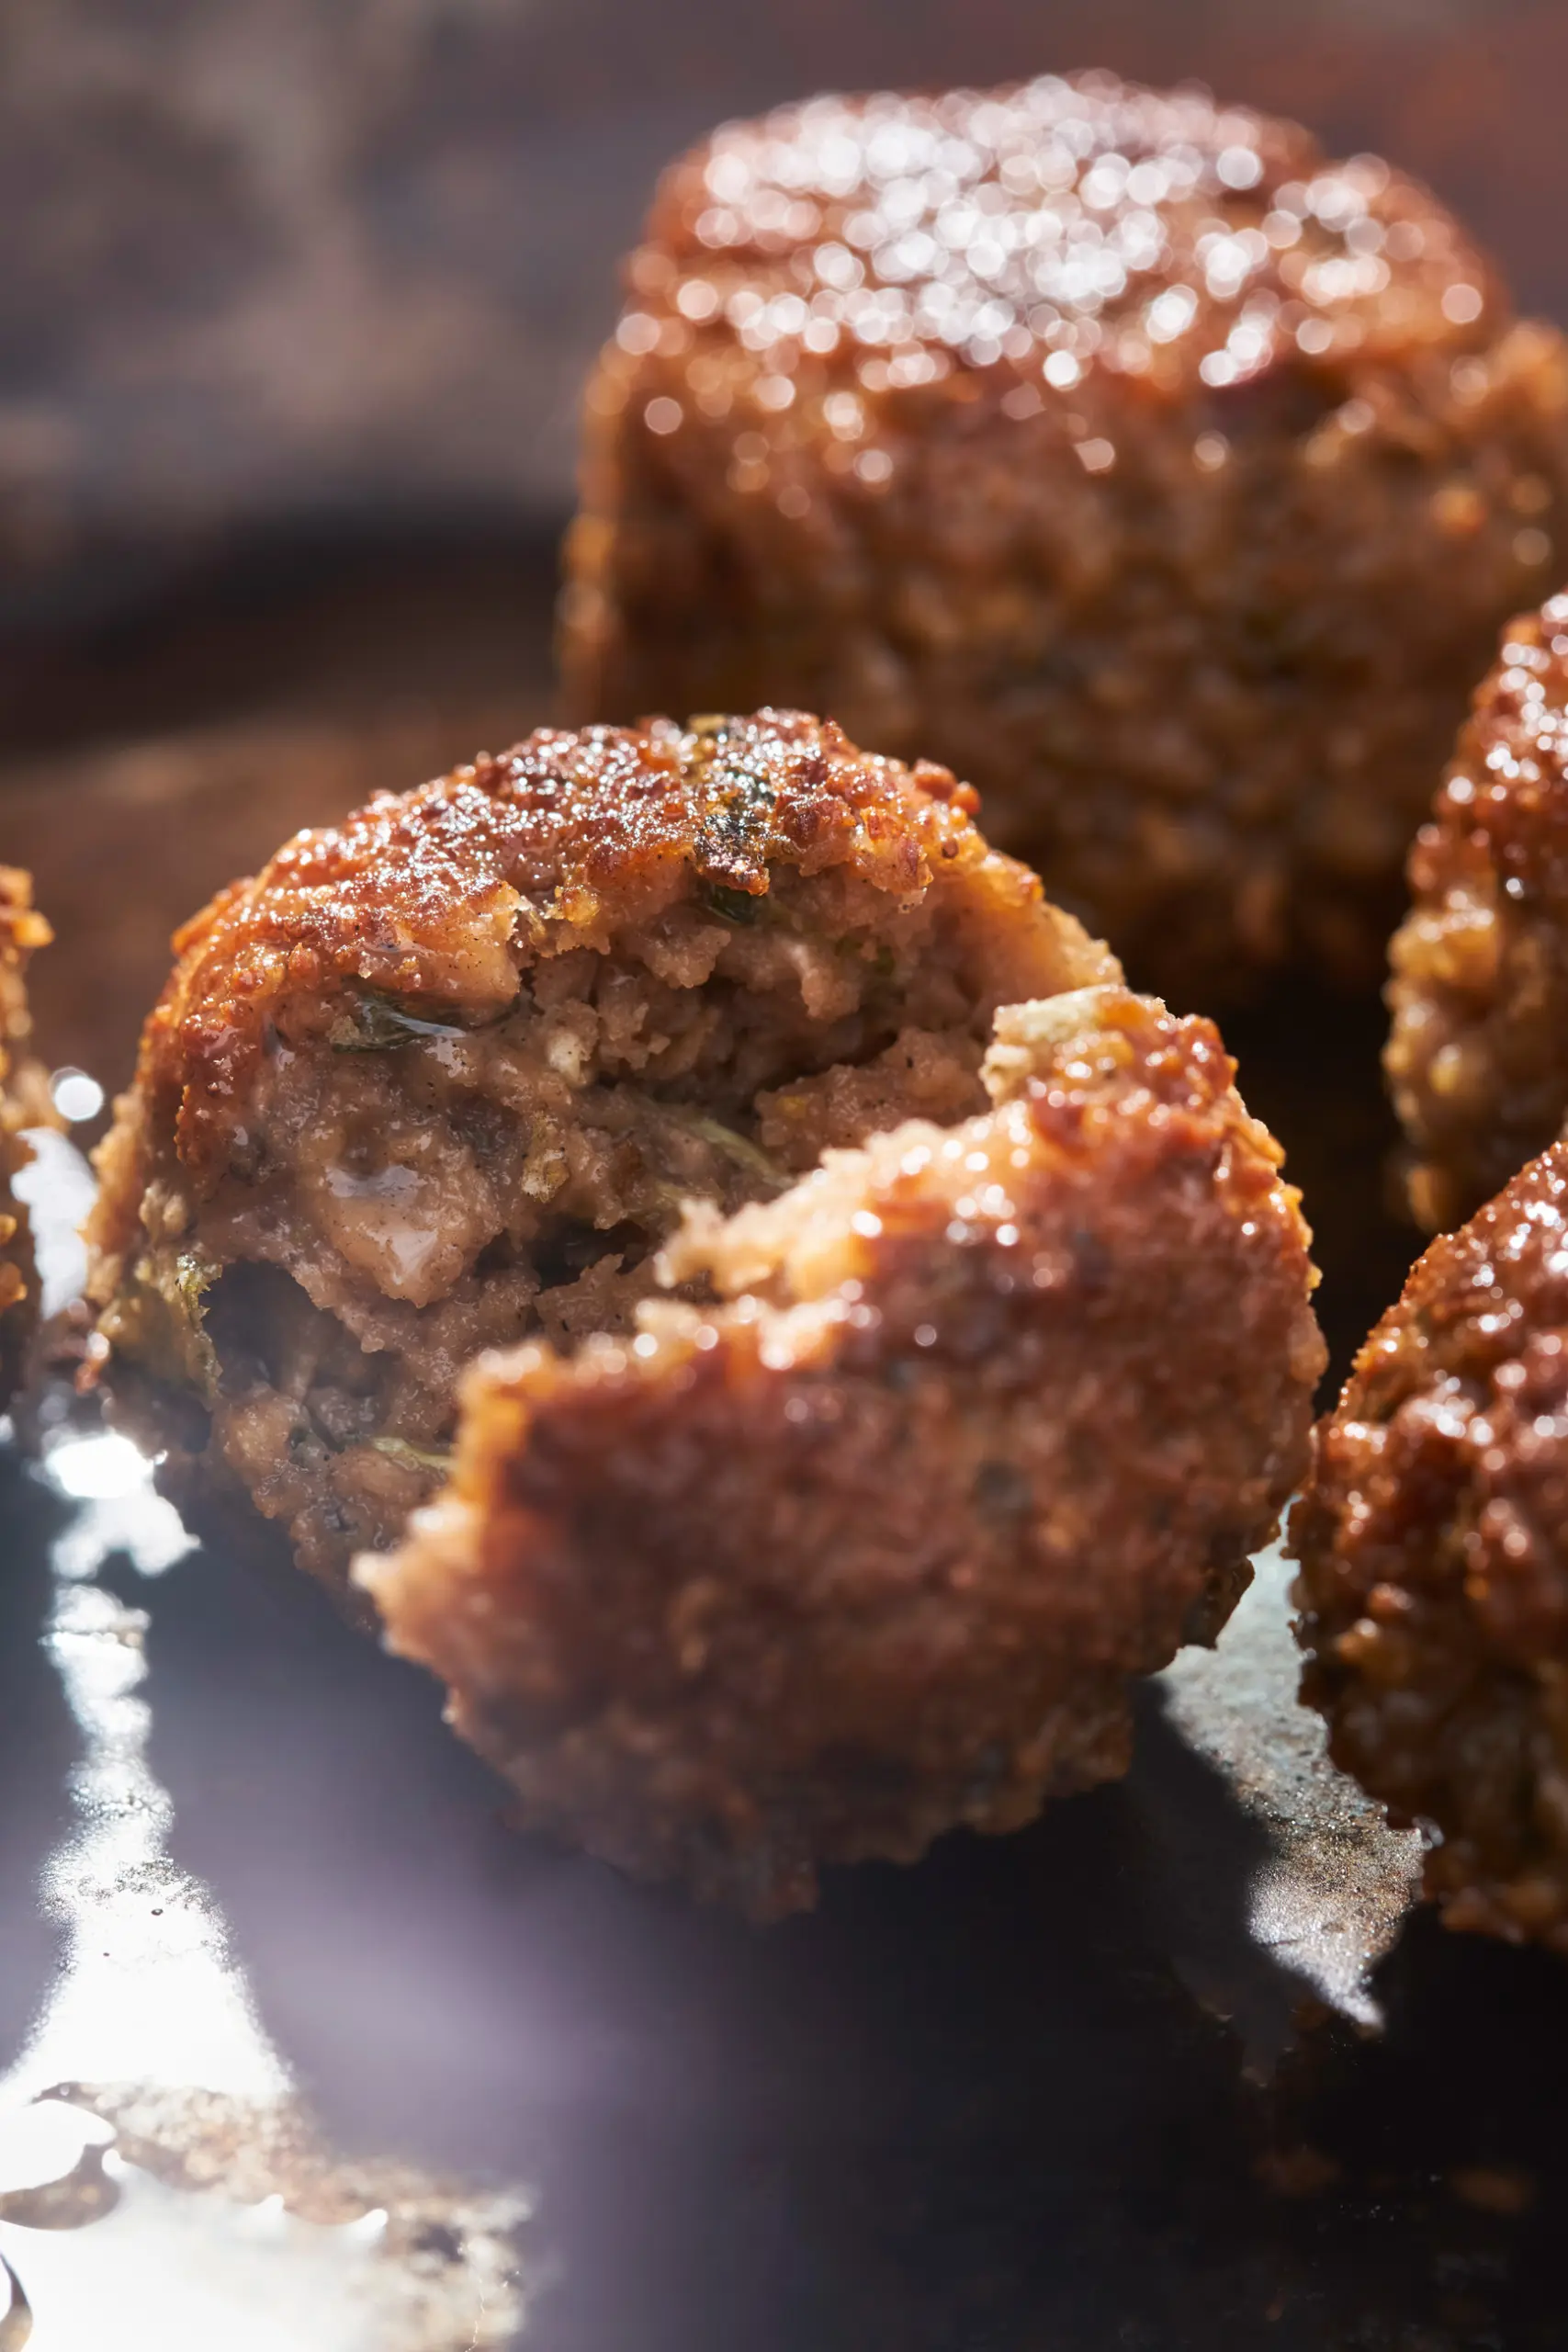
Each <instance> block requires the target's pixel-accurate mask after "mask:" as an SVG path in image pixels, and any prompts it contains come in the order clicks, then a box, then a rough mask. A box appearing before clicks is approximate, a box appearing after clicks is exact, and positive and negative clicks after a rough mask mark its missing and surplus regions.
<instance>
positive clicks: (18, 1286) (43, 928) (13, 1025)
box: [0, 865, 54, 1403]
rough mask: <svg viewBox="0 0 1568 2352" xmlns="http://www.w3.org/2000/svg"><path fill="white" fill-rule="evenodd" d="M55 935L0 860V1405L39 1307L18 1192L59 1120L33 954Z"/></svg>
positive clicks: (29, 891) (17, 876)
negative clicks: (39, 1042) (38, 1043)
mask: <svg viewBox="0 0 1568 2352" xmlns="http://www.w3.org/2000/svg"><path fill="white" fill-rule="evenodd" d="M51 936H52V933H51V931H50V928H49V925H48V923H47V922H45V921H44V919H43V917H42V916H41V915H40V914H39V912H38V910H37V909H36V908H35V907H34V905H33V886H32V879H31V876H29V875H27V874H24V873H22V872H21V871H20V870H19V868H17V866H14V865H0V1403H3V1402H4V1401H5V1399H6V1397H9V1395H10V1393H11V1390H12V1388H13V1387H14V1386H15V1385H16V1380H17V1373H18V1371H19V1369H20V1364H21V1358H22V1351H23V1349H24V1346H25V1344H26V1341H27V1337H28V1329H29V1328H30V1325H31V1322H32V1318H33V1316H34V1314H35V1313H36V1311H37V1305H38V1300H37V1284H36V1283H35V1281H34V1278H33V1251H32V1238H31V1235H30V1234H29V1232H28V1213H27V1210H26V1209H25V1208H24V1207H23V1206H22V1204H21V1203H20V1202H19V1201H18V1200H17V1199H16V1197H15V1195H14V1193H13V1192H12V1183H13V1180H14V1179H15V1178H16V1176H17V1174H18V1173H19V1172H20V1170H22V1169H23V1168H25V1167H26V1166H27V1164H28V1161H29V1160H30V1159H31V1158H32V1153H31V1151H30V1150H29V1148H28V1144H27V1142H26V1141H25V1139H24V1135H23V1130H24V1129H25V1128H27V1127H32V1126H40V1125H45V1124H49V1123H52V1121H53V1116H54V1114H53V1112H52V1110H51V1106H50V1100H49V1083H48V1080H47V1078H46V1076H45V1073H44V1071H43V1069H41V1067H40V1066H39V1063H38V1062H36V1061H35V1060H34V1059H33V1057H32V1055H31V1053H30V1051H29V1046H30V1044H31V1040H32V1022H31V1019H30V1017H29V1015H28V988H27V969H28V956H30V955H31V954H32V952H33V950H34V948H35V947H47V945H48V944H49V942H50V939H51Z"/></svg>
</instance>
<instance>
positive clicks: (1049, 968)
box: [90, 711, 1120, 1581]
mask: <svg viewBox="0 0 1568 2352" xmlns="http://www.w3.org/2000/svg"><path fill="white" fill-rule="evenodd" d="M974 805H975V804H974V796H973V794H972V793H970V792H969V791H968V789H967V787H965V786H960V785H958V784H956V783H955V782H954V780H953V777H952V776H951V775H949V774H948V773H947V772H946V771H945V770H943V769H941V768H936V767H932V766H931V765H930V764H929V763H919V765H918V766H916V767H915V768H913V769H908V768H904V767H901V766H899V765H898V764H897V763H895V762H890V761H886V760H881V759H874V758H869V757H867V756H865V755H863V753H861V752H858V751H856V749H855V748H854V746H853V745H852V744H851V743H849V742H848V741H846V740H845V738H844V737H843V735H842V734H841V733H840V730H839V729H837V728H836V727H835V726H833V725H832V724H831V722H827V721H818V720H817V719H814V718H804V717H802V716H800V715H799V714H795V713H789V712H776V711H764V712H761V713H760V714H759V715H758V716H757V717H756V718H736V719H721V718H711V719H702V720H698V721H694V724H693V725H692V727H691V728H689V729H682V728H679V727H676V726H674V725H672V724H671V723H670V722H669V721H667V720H657V721H653V722H650V723H649V724H648V725H647V726H645V727H644V728H642V729H638V730H636V731H625V730H621V729H613V728H594V729H587V730H586V731H584V732H582V733H581V734H563V733H553V732H548V731H547V732H543V733H540V734H537V735H535V736H532V737H530V739H529V740H528V741H526V742H525V743H523V744H521V745H519V746H518V748H517V749H516V750H514V751H513V752H508V753H507V754H505V756H504V757H502V758H500V759H488V758H487V759H482V760H480V761H479V762H478V763H476V764H475V765H474V766H472V767H468V768H463V769H459V770H458V771H457V773H456V774H455V775H450V776H446V777H444V778H443V779H441V780H440V781H439V782H437V783H434V784H431V785H427V786H423V788H422V789H421V790H419V791H416V792H412V793H408V794H405V795H403V796H402V797H390V796H383V797H380V798H378V799H377V800H375V801H373V802H372V803H371V804H370V806H369V807H368V808H367V809H363V810H362V811H360V812H359V814H358V815H357V816H355V817H352V818H350V819H348V820H346V821H345V822H344V824H343V825H342V826H340V827H338V828H336V829H334V830H332V831H316V832H306V833H303V834H300V835H299V837H298V838H297V839H296V840H295V841H293V842H290V843H289V844H288V847H286V848H285V849H284V850H283V851H282V852H281V853H280V854H279V855H278V856H277V857H276V858H275V859H274V860H273V862H272V864H271V865H268V866H267V867H266V869H265V872H264V873H263V874H262V875H261V876H260V877H259V878H258V879H256V880H254V881H250V882H243V883H238V884H236V885H235V886H234V887H233V888H231V889H230V890H228V891H226V892H224V893H223V894H222V895H221V896H220V898H219V899H216V900H215V901H214V903H213V904H212V905H211V906H210V907H209V909H208V910H206V912H205V913H204V914H202V915H200V916H198V917H197V920H196V921H195V922H193V923H192V924H191V925H190V926H189V928H188V929H187V930H186V932H185V933H183V934H182V936H181V937H180V939H179V940H178V941H177V943H176V946H177V949H178V954H179V962H178V964H177V966H176V967H175V972H174V975H173V977H172V978H171V979H170V981H169V984H168V987H167V989H166V990H165V992H164V998H163V1000H162V1001H161V1003H160V1004H159V1006H158V1008H157V1010H156V1011H155V1012H153V1014H152V1018H151V1020H150V1021H149V1023H148V1024H147V1029H146V1032H145V1035H144V1038H143V1042H142V1047H141V1057H140V1063H139V1067H138V1071H137V1077H136V1081H135V1085H134V1087H133V1088H132V1090H131V1091H130V1094H129V1095H128V1096H127V1097H126V1098H125V1099H124V1101H123V1102H122V1103H120V1104H119V1105H118V1111H117V1116H116V1123H115V1126H114V1129H113V1131H112V1133H111V1135H110V1136H109V1137H108V1139H107V1143H106V1144H105V1146H104V1147H103V1149H102V1152H101V1155H100V1169H101V1173H102V1179H103V1187H102V1194H101V1198H100V1202H99V1205H98V1208H97V1211H96V1216H95V1218H94V1220H93V1225H92V1230H91V1236H90V1238H91V1243H92V1251H93V1263H92V1273H91V1287H92V1294H93V1296H94V1297H95V1299H96V1301H97V1303H98V1304H99V1306H101V1307H102V1309H103V1315H102V1321H101V1327H100V1329H101V1341H100V1344H101V1345H104V1346H106V1347H107V1349H108V1350H110V1351H112V1355H113V1358H114V1360H115V1363H114V1381H115V1386H116V1390H117V1393H118V1396H119V1398H120V1400H121V1409H122V1410H130V1411H132V1412H137V1411H141V1412H144V1413H150V1414H151V1417H152V1422H153V1425H154V1426H153V1434H154V1436H155V1438H156V1441H157V1442H158V1444H159V1445H160V1447H161V1448H163V1449H165V1450H166V1451H167V1453H168V1457H169V1460H168V1475H169V1476H171V1478H172V1480H173V1481H174V1483H175V1487H179V1486H180V1485H181V1484H182V1482H186V1481H188V1480H190V1479H191V1478H193V1477H194V1476H195V1475H196V1474H197V1472H198V1471H199V1473H200V1477H201V1481H202V1482H204V1483H205V1484H206V1485H207V1486H208V1487H217V1488H218V1489H219V1490H221V1489H222V1488H224V1487H228V1488H229V1489H231V1490H237V1492H238V1493H239V1494H240V1495H241V1496H243V1495H248V1496H249V1497H250V1498H251V1499H252V1500H253V1501H254V1504H255V1505H256V1507H257V1509H259V1510H261V1511H263V1512H264V1513H265V1514H266V1515H267V1516H268V1517H269V1518H272V1519H275V1520H277V1521H281V1522H283V1524H284V1525H285V1526H286V1527H287V1528H288V1531H289V1532H290V1533H291V1535H292V1538H293V1541H294V1544H295V1545H296V1547H297V1549H298V1551H299V1555H300V1557H301V1558H302V1559H303V1560H304V1561H305V1563H306V1564H307V1565H308V1566H310V1567H311V1568H312V1569H314V1570H316V1571H318V1572H320V1573H321V1574H323V1575H325V1576H327V1577H331V1578H336V1579H338V1580H340V1581H341V1580H342V1578H343V1577H344V1570H345V1568H346V1566H347V1562H348V1560H349V1557H350V1556H351V1555H352V1554H353V1553H354V1552H355V1551H357V1550H360V1549H362V1548H363V1547H365V1546H367V1545H371V1546H376V1545H382V1544H388V1543H389V1542H391V1541H392V1540H393V1538H394V1537H395V1535H396V1534H397V1533H398V1532H399V1531H400V1528H401V1525H402V1521H403V1518H404V1515H405V1514H406V1512H407V1510H409V1508H410V1506H411V1505H412V1504H413V1503H415V1502H418V1501H420V1500H421V1499H422V1498H424V1497H425V1496H427V1495H428V1494H429V1493H430V1492H431V1491H432V1489H433V1487H434V1485H435V1484H436V1483H437V1482H438V1480H439V1477H440V1475H441V1472H442V1469H443V1466H444V1457H445V1450H446V1446H447V1444H448V1442H449V1440H450V1436H451V1431H452V1427H453V1423H454V1419H455V1414H456V1404H455V1393H454V1392H455V1386H456V1382H457V1374H458V1373H459V1370H460V1369H461V1367H462V1366H463V1364H464V1363H467V1362H468V1359H469V1358H470V1357H472V1356H473V1355H475V1354H476V1353H477V1352H478V1351H479V1350H480V1349H482V1348H484V1347H487V1346H494V1345H498V1344H502V1343H506V1342H511V1341H514V1340H521V1339H524V1338H525V1337H528V1336H529V1335H532V1334H536V1333H542V1334H544V1335H546V1336H547V1337H550V1338H552V1339H554V1340H558V1341H559V1342H561V1343H563V1344H564V1343H566V1342H568V1341H569V1340H572V1339H575V1338H576V1337H578V1336H579V1335H581V1334H583V1333H586V1332H589V1331H599V1330H604V1331H615V1330H621V1329H626V1328H628V1325H629V1320H630V1317H631V1312H632V1309H633V1307H634V1306H635V1304H636V1302H637V1299H638V1298H639V1297H641V1296H642V1295H644V1294H645V1293H646V1292H647V1291H648V1290H649V1288H650V1287H651V1286H652V1284H653V1262H652V1261H653V1255H654V1252H655V1251H656V1250H657V1249H658V1247H659V1246H660V1244H661V1243H662V1242H663V1241H665V1240H667V1239H668V1238H669V1237H670V1235H671V1233H672V1232H673V1230H674V1228H675V1227H676V1226H677V1225H678V1223H679V1222H680V1218H681V1214H682V1206H683V1204H685V1202H687V1201H688V1200H690V1199H692V1198H696V1199H700V1200H705V1201H708V1202H710V1203H712V1204H715V1205H716V1207H717V1208H719V1209H721V1210H725V1211H728V1210H732V1209H735V1208H738V1207H739V1206H740V1205H742V1204H744V1203H746V1202H747V1201H750V1200H754V1199H758V1198H766V1197H768V1196H770V1195H771V1194H773V1193H777V1192H779V1191H781V1190H783V1189H784V1187H785V1186H786V1185H787V1184H788V1183H789V1182H790V1181H791V1177H792V1175H793V1174H794V1173H795V1172H797V1171H799V1170H804V1169H807V1168H809V1167H811V1166H812V1165H813V1163H814V1162H815V1160H816V1159H817V1158H818V1155H819V1153H820V1152H821V1150H822V1148H824V1146H825V1145H829V1144H854V1143H859V1142H861V1141H862V1140H863V1138H864V1137H865V1136H867V1135H868V1134H870V1133H872V1132H874V1130H876V1129H879V1128H883V1127H888V1126H892V1125H896V1124H897V1122H898V1121H899V1120H901V1119H904V1118H907V1117H909V1116H911V1115H916V1114H923V1115H926V1116H930V1117H932V1118H935V1119H939V1120H942V1121H944V1122H945V1121H951V1120H953V1119H961V1118H964V1117H965V1116H967V1115H969V1114H972V1113H974V1112H975V1111H976V1110H979V1109H981V1108H983V1106H984V1104H985V1102H986V1093H985V1089H984V1087H983V1086H982V1084H981V1081H980V1076H979V1068H980V1060H981V1056H982V1054H983V1052H984V1050H985V1046H986V1042H987V1038H988V1036H989V1034H990V1027H991V1020H992V1015H993V1013H994V1012H995V1010H996V1008H997V1006H998V1004H1000V1003H1004V1002H1008V1001H1013V1000H1016V999H1019V998H1028V997H1041V996H1050V995H1052V994H1054V993H1056V992H1058V991H1060V990H1063V989H1076V988H1078V987H1081V986H1083V985H1084V984H1086V983H1089V982H1096V981H1103V980H1108V979H1111V980H1113V979H1116V978H1119V977H1120V974H1119V968H1118V967H1117V965H1116V962H1115V959H1114V958H1113V957H1112V956H1111V955H1110V954H1109V952H1108V951H1107V950H1106V949H1104V948H1103V947H1101V946H1100V945H1098V944H1096V943H1095V942H1093V941H1091V940H1090V939H1089V938H1088V936H1087V935H1086V934H1085V933H1084V932H1083V931H1082V929H1081V928H1080V927H1079V925H1078V924H1077V922H1075V921H1074V920H1073V919H1072V918H1071V917H1070V916H1067V915H1064V914H1061V913H1058V912H1057V911H1056V910H1055V909H1054V908H1052V907H1050V906H1048V905H1047V904H1046V903H1045V901H1044V899H1043V897H1042V894H1041V889H1040V885H1039V883H1038V882H1037V881H1036V879H1035V878H1034V876H1032V874H1029V873H1028V872H1026V871H1025V870H1024V868H1022V867H1021V866H1020V865H1015V864H1014V863H1013V862H1012V860H1011V859H1010V858H1006V857H1003V856H1000V855H998V854H996V853H994V852H992V851H991V850H989V849H988V848H987V844H986V842H984V840H983V839H982V838H981V835H980V834H979V832H978V831H977V830H976V826H975V825H974V823H973V821H972V820H971V815H970V811H971V810H972V809H973V807H974Z"/></svg>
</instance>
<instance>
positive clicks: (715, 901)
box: [697, 882, 768, 924]
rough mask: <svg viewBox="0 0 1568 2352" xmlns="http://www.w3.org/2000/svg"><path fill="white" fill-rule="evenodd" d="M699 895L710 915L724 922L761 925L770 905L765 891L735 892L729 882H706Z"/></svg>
mask: <svg viewBox="0 0 1568 2352" xmlns="http://www.w3.org/2000/svg"><path fill="white" fill-rule="evenodd" d="M697 895H698V896H699V898H700V899H701V900H702V902H703V904H704V906H705V907H706V909H707V910H708V912H709V914H712V915H717V916H718V917H719V918H720V920H721V921H722V922H735V923H748V924H750V923H759V922H761V920H762V916H763V913H764V911H765V910H766V908H767V903H768V898H767V893H766V891H765V890H763V891H757V892H752V891H750V890H734V889H731V888H730V887H729V885H728V882H705V883H703V884H702V885H701V887H700V888H699V890H698V894H697Z"/></svg>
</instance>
